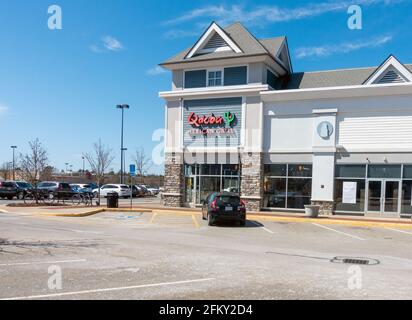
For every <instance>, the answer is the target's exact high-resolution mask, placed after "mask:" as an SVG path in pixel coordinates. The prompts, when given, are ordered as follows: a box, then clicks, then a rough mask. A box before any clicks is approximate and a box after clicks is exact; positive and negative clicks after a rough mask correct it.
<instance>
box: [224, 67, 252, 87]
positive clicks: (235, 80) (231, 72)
mask: <svg viewBox="0 0 412 320" xmlns="http://www.w3.org/2000/svg"><path fill="white" fill-rule="evenodd" d="M224 77H225V86H236V85H242V84H247V67H231V68H225V75H224Z"/></svg>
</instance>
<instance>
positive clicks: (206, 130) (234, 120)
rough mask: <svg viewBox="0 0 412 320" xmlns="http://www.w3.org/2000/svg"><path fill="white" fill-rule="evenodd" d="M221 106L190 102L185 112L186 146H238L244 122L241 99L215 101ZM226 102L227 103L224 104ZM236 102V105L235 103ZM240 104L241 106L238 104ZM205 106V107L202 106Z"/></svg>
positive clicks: (200, 101) (201, 101)
mask: <svg viewBox="0 0 412 320" xmlns="http://www.w3.org/2000/svg"><path fill="white" fill-rule="evenodd" d="M216 101H217V102H220V104H221V105H220V104H219V103H218V104H216V105H213V104H211V105H210V106H207V105H204V104H205V102H204V101H203V100H197V101H190V103H188V104H185V110H184V115H183V117H184V143H185V145H186V146H187V145H199V146H200V145H202V146H204V145H205V143H206V144H207V145H210V144H212V145H216V146H238V145H239V143H240V138H239V137H240V128H241V121H242V116H241V113H242V107H241V99H240V100H239V99H236V100H234V99H232V98H231V99H215V100H213V102H215V103H216ZM224 102H226V103H224ZM235 102H236V103H235ZM237 103H239V104H237ZM201 104H203V105H201Z"/></svg>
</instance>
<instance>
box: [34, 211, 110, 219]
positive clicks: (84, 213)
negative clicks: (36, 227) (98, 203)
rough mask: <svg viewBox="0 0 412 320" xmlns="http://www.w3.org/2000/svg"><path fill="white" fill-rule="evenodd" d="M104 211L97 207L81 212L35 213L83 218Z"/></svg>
mask: <svg viewBox="0 0 412 320" xmlns="http://www.w3.org/2000/svg"><path fill="white" fill-rule="evenodd" d="M102 212H104V209H98V210H91V211H86V212H81V213H43V212H42V213H37V214H36V215H41V216H50V217H66V218H83V217H88V216H93V215H95V214H98V213H102Z"/></svg>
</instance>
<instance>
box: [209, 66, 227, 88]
mask: <svg viewBox="0 0 412 320" xmlns="http://www.w3.org/2000/svg"><path fill="white" fill-rule="evenodd" d="M219 71H220V72H221V73H222V77H221V84H220V86H211V85H209V80H211V79H209V72H219ZM215 80H216V78H215ZM224 85H225V68H211V69H206V87H208V88H216V87H223V86H224Z"/></svg>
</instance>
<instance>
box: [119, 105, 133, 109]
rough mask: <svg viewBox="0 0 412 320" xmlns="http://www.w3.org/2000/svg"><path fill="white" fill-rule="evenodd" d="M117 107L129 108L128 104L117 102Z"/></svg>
mask: <svg viewBox="0 0 412 320" xmlns="http://www.w3.org/2000/svg"><path fill="white" fill-rule="evenodd" d="M116 107H117V109H129V108H130V106H129V105H128V104H118V105H117V106H116Z"/></svg>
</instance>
